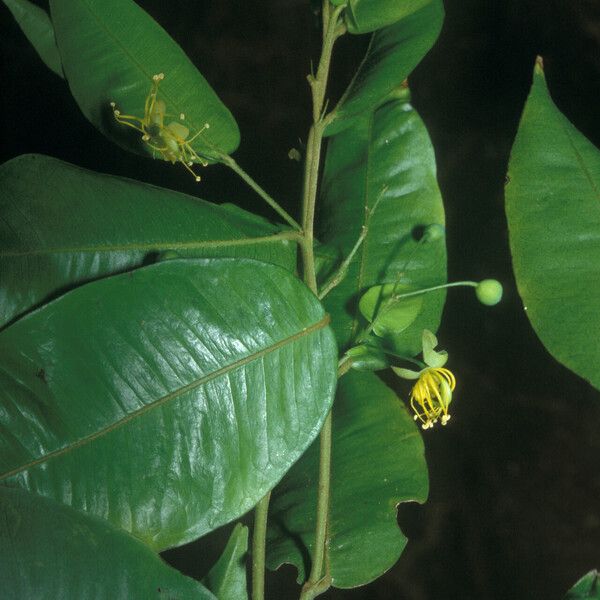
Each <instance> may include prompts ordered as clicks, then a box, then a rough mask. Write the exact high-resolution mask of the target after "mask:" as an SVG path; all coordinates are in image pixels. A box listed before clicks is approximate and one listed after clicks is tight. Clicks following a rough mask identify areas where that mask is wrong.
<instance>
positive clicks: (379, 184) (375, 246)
mask: <svg viewBox="0 0 600 600" xmlns="http://www.w3.org/2000/svg"><path fill="white" fill-rule="evenodd" d="M323 190H324V192H323V199H322V218H323V220H322V222H321V223H320V230H321V234H320V239H321V240H322V241H323V242H324V243H326V244H328V245H330V246H333V247H336V248H338V250H339V251H340V254H341V255H342V256H347V255H348V254H349V252H350V250H351V248H352V247H353V246H354V244H355V242H356V240H357V239H358V236H359V234H360V231H361V228H362V227H363V225H364V224H365V222H366V221H367V215H366V213H365V208H368V209H370V210H372V208H373V207H374V206H375V205H377V208H376V210H375V211H374V212H372V214H371V216H370V218H369V219H368V234H367V237H366V239H365V241H364V242H363V244H362V246H361V247H360V248H359V250H358V252H357V253H356V255H355V257H354V259H353V260H352V262H351V264H350V267H349V269H348V273H347V275H346V278H345V279H344V280H343V281H342V283H341V284H340V285H339V286H338V287H336V288H334V289H333V291H332V292H331V293H330V294H329V295H328V296H327V297H326V298H325V305H326V308H327V310H328V312H329V313H330V314H331V315H332V325H333V328H334V331H335V333H336V335H337V338H338V342H339V344H340V347H342V348H344V349H345V348H346V347H347V346H348V344H349V343H350V342H351V340H353V339H354V338H355V337H356V336H357V334H359V332H360V331H361V330H362V329H363V328H364V326H365V324H366V321H365V320H364V319H363V317H362V316H361V315H360V311H359V308H358V302H359V299H360V297H361V296H362V295H363V294H364V293H365V292H366V291H367V290H368V289H369V288H371V287H373V286H375V285H379V284H383V283H395V282H396V281H398V280H399V281H400V283H401V284H402V285H403V286H407V287H410V288H412V289H415V290H417V289H421V288H424V287H429V286H432V285H437V284H440V283H444V281H445V278H446V250H445V240H444V238H443V236H441V237H439V238H436V239H433V240H431V239H430V237H429V236H424V235H423V233H422V232H423V230H424V228H426V227H427V226H428V225H431V224H440V225H443V223H444V209H443V206H442V199H441V195H440V191H439V188H438V185H437V181H436V171H435V158H434V155H433V149H432V147H431V143H430V141H429V136H428V135H427V131H426V130H425V126H424V125H423V123H422V121H421V119H420V118H419V116H418V115H417V113H416V112H415V111H414V109H413V108H412V106H411V105H410V104H409V103H407V102H402V101H399V100H395V101H393V102H390V103H388V104H386V105H385V106H383V107H381V108H380V109H379V110H377V111H376V112H375V113H374V114H372V115H371V116H370V117H369V118H366V119H363V120H361V121H360V122H358V123H356V124H355V125H354V126H353V127H351V128H349V129H346V130H345V131H343V132H342V133H340V134H338V135H337V136H335V137H334V138H332V139H331V141H330V143H329V147H328V150H327V159H326V163H325V173H324V180H323ZM444 298H445V294H444V292H443V291H437V292H433V293H429V294H426V295H424V296H423V310H422V312H421V313H420V315H419V316H418V317H417V318H416V320H415V321H414V322H413V324H412V325H411V326H410V327H408V329H406V330H405V331H404V332H402V333H401V334H399V335H398V336H395V337H393V339H391V345H392V347H393V348H394V350H395V351H396V352H398V353H400V354H408V353H410V354H413V355H414V354H417V353H418V352H419V351H420V350H421V333H422V331H423V329H431V330H433V331H435V330H436V329H437V326H438V324H439V320H440V314H441V310H442V306H443V302H444Z"/></svg>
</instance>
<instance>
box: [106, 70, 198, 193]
mask: <svg viewBox="0 0 600 600" xmlns="http://www.w3.org/2000/svg"><path fill="white" fill-rule="evenodd" d="M164 78H165V75H164V73H157V74H156V75H153V76H152V85H151V87H150V92H149V93H148V96H147V97H146V101H145V103H144V116H143V117H136V116H134V115H124V114H122V113H121V111H120V110H118V109H117V106H116V104H115V102H111V103H110V106H111V108H112V111H113V114H114V117H115V120H116V121H117V123H119V124H121V125H126V126H127V127H131V128H132V129H135V130H136V131H139V132H140V133H141V134H142V141H143V142H144V143H145V144H146V145H147V146H148V147H149V148H150V149H151V150H152V151H153V152H152V153H153V155H155V154H156V153H158V154H159V155H160V156H161V157H162V158H163V160H168V161H170V162H172V163H175V162H180V163H181V164H182V165H183V166H184V168H185V169H186V170H187V171H188V172H189V173H191V174H192V175H193V176H194V179H195V180H196V181H200V175H198V174H197V173H196V172H195V171H194V170H193V169H192V165H194V164H200V165H202V166H203V167H206V166H208V161H206V160H205V159H204V158H203V157H201V156H200V155H199V154H198V153H197V152H196V151H195V150H194V149H193V148H192V146H191V143H192V142H193V141H194V140H195V139H196V138H197V137H198V136H200V135H202V134H203V133H204V132H205V131H206V130H207V129H208V128H209V127H210V126H209V124H208V123H205V124H204V126H203V127H201V128H200V129H199V130H198V131H196V133H194V135H192V137H189V133H190V132H189V130H188V128H187V127H185V126H184V125H182V124H180V123H178V122H171V123H169V124H168V125H165V123H164V118H165V117H166V116H169V115H167V114H166V106H165V103H164V102H163V101H162V100H159V99H158V98H157V96H158V87H159V84H160V82H161V81H162V80H163V79H164ZM179 119H180V120H184V119H185V114H184V113H180V114H179Z"/></svg>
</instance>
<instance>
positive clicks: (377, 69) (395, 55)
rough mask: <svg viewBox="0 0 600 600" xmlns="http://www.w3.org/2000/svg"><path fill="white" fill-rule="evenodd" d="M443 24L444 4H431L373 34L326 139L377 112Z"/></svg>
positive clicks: (335, 113) (439, 1) (424, 52)
mask: <svg viewBox="0 0 600 600" xmlns="http://www.w3.org/2000/svg"><path fill="white" fill-rule="evenodd" d="M398 4H401V3H398ZM443 20H444V6H443V4H442V0H432V1H431V2H428V3H427V4H426V5H425V6H423V7H422V8H420V9H419V10H417V11H415V12H413V13H412V14H410V15H408V16H406V17H404V18H402V19H401V20H400V21H398V22H397V23H395V24H394V25H391V26H390V27H386V28H384V29H380V30H379V31H377V32H376V33H374V34H373V37H372V38H371V42H370V44H369V48H368V50H367V54H366V56H365V58H364V59H363V62H362V63H361V65H360V67H359V69H358V71H357V72H356V75H355V76H354V78H353V79H352V82H351V83H350V85H349V86H348V89H347V90H346V92H345V93H344V95H343V96H342V98H341V100H340V101H339V102H338V105H337V106H336V108H335V111H334V112H333V121H332V122H331V123H330V124H329V125H328V126H327V129H326V131H325V133H326V135H333V134H335V133H338V132H339V131H341V130H342V129H345V128H346V127H348V126H349V125H351V124H352V122H353V121H355V120H356V119H357V118H360V117H361V116H363V115H364V114H365V113H369V112H371V111H373V110H375V109H376V108H377V107H379V106H380V105H381V104H382V102H384V101H385V99H386V98H388V96H389V95H390V94H391V93H393V92H394V90H397V89H398V88H399V86H401V85H402V82H403V81H404V80H405V79H406V78H407V77H408V76H409V74H410V73H411V72H412V71H413V69H414V68H415V67H416V66H417V65H418V64H419V62H420V61H421V59H422V58H423V57H424V56H425V54H426V53H427V52H428V51H429V49H430V48H431V46H432V45H433V43H434V42H435V40H436V39H437V36H438V34H439V32H440V29H441V27H442V22H443Z"/></svg>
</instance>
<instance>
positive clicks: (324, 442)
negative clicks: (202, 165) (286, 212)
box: [300, 0, 345, 600]
mask: <svg viewBox="0 0 600 600" xmlns="http://www.w3.org/2000/svg"><path fill="white" fill-rule="evenodd" d="M343 8H344V7H343V6H339V7H336V8H334V7H333V6H332V5H331V4H330V3H329V0H324V1H323V46H322V50H321V58H320V60H319V65H318V67H317V72H316V74H315V75H312V74H311V75H309V77H308V82H309V84H310V88H311V92H312V101H313V123H312V126H311V128H310V131H309V134H308V140H307V144H306V162H305V167H304V194H303V199H302V231H303V234H304V240H303V243H302V261H303V270H304V281H305V283H306V285H307V286H308V287H309V288H310V289H311V290H312V291H313V292H314V293H315V295H316V294H317V293H318V291H317V278H316V273H315V261H314V253H313V244H314V220H315V204H316V199H317V187H318V178H319V165H320V160H321V144H322V140H323V131H324V129H325V125H324V114H323V112H324V103H325V91H326V89H327V79H328V76H329V67H330V63H331V55H332V52H333V45H334V43H335V40H336V39H337V38H338V37H339V36H340V35H342V33H344V31H345V29H344V27H343V25H341V23H340V19H339V17H340V14H341V12H342V10H343ZM330 479H331V412H330V413H329V414H328V415H327V417H326V418H325V422H324V424H323V429H322V430H321V436H320V457H319V487H318V496H317V515H316V525H315V543H314V553H313V561H312V566H311V572H310V575H309V578H308V580H307V581H306V583H305V584H304V587H303V588H302V593H301V595H300V598H301V600H310V599H312V598H314V597H315V596H316V595H318V594H320V593H322V592H324V591H325V590H326V589H327V588H329V586H330V585H331V578H330V576H329V575H328V574H326V575H325V577H323V566H324V564H325V565H327V564H328V561H327V560H326V557H325V554H326V552H327V530H328V513H329V495H330Z"/></svg>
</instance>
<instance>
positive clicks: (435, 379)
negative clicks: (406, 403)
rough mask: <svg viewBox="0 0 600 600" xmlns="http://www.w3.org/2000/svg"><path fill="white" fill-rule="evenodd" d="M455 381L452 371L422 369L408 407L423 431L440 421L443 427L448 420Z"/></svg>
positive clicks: (430, 368)
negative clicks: (419, 422)
mask: <svg viewBox="0 0 600 600" xmlns="http://www.w3.org/2000/svg"><path fill="white" fill-rule="evenodd" d="M455 387H456V379H455V378H454V375H453V373H452V371H449V370H448V369H442V368H437V367H429V368H427V369H423V370H422V371H421V372H420V373H419V379H418V380H417V383H416V384H415V386H414V387H413V389H412V392H411V394H410V406H411V408H412V409H413V411H414V413H415V421H417V420H419V421H421V427H423V429H429V428H431V427H433V426H434V424H435V423H437V422H438V420H439V421H441V423H442V425H445V424H446V423H447V422H448V421H449V420H450V415H449V414H448V406H449V405H450V402H451V401H452V392H453V390H454V388H455Z"/></svg>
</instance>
